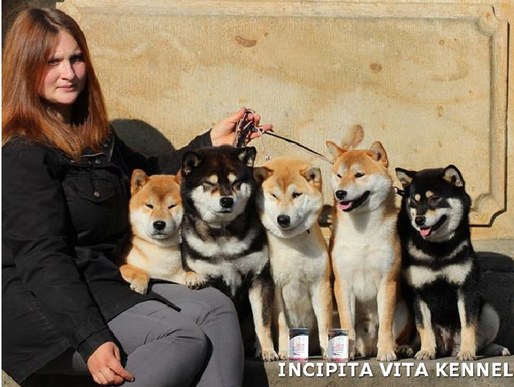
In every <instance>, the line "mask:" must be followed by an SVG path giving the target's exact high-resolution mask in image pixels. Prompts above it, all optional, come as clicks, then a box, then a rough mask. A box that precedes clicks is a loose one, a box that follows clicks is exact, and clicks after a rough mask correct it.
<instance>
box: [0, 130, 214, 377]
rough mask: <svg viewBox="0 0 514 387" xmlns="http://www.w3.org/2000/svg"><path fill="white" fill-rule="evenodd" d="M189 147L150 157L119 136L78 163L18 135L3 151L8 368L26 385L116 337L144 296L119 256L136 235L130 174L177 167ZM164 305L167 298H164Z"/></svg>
mask: <svg viewBox="0 0 514 387" xmlns="http://www.w3.org/2000/svg"><path fill="white" fill-rule="evenodd" d="M210 145H211V141H210V136H209V133H205V134H204V135H202V136H198V137H197V138H195V139H194V140H193V141H192V142H191V143H190V144H189V145H188V146H187V147H186V148H183V149H181V150H179V151H176V152H173V153H169V154H166V155H162V156H159V157H151V158H146V157H144V156H142V155H140V154H138V153H136V152H134V151H132V150H131V149H130V148H128V147H127V146H126V145H125V144H124V143H123V142H122V141H121V140H120V139H119V138H118V137H117V136H116V135H114V134H113V135H112V136H111V137H110V139H109V140H108V141H107V142H106V143H105V144H104V146H103V149H102V152H96V153H94V152H86V154H85V155H84V156H83V157H82V158H81V159H80V161H78V162H75V161H73V160H72V159H70V158H68V157H67V156H65V155H64V154H63V153H61V152H60V151H58V150H56V149H55V148H51V147H47V146H43V145H40V144H35V143H30V142H28V141H26V140H24V139H21V138H16V139H14V140H12V141H10V142H9V143H7V144H6V145H5V146H4V147H3V152H2V214H3V223H2V281H3V284H2V288H3V297H2V342H3V345H2V360H3V364H2V368H3V369H4V370H5V371H6V372H7V373H8V374H9V375H11V376H12V377H13V378H14V380H16V381H17V382H21V381H23V380H24V379H26V378H27V377H28V376H30V375H31V374H32V373H34V372H35V371H37V370H38V369H40V368H41V367H43V366H44V365H45V364H46V363H48V362H49V361H50V360H52V359H54V358H55V357H57V356H59V355H60V354H61V353H63V352H64V351H65V350H66V349H68V348H70V347H72V348H74V349H75V350H77V351H79V353H80V354H81V355H82V357H83V358H84V359H85V360H87V358H88V357H89V356H90V355H91V354H92V353H93V351H94V350H95V349H96V348H98V346H100V345H101V344H103V343H105V342H106V341H111V340H113V337H112V334H111V333H110V331H109V330H108V328H107V325H106V322H108V321H109V320H110V319H112V318H113V317H115V316H116V315H117V314H119V313H121V312H123V311H124V310H126V309H128V308H129V307H131V306H133V305H134V304H136V303H138V302H141V301H143V300H145V299H149V298H154V299H157V298H159V296H158V295H155V294H150V295H146V296H142V295H140V294H138V293H135V292H133V291H131V290H130V288H129V285H128V284H127V282H125V281H124V280H123V279H122V277H121V275H120V273H119V270H118V268H117V267H116V266H115V265H114V263H113V262H112V261H111V259H110V258H112V257H113V255H115V253H116V251H119V249H120V248H121V242H122V240H123V239H124V238H125V237H126V235H127V233H128V231H129V221H128V200H129V196H130V176H131V173H132V171H133V170H134V169H135V168H141V169H143V170H145V171H146V172H147V173H148V174H154V173H175V172H177V170H178V169H179V168H180V164H181V158H182V155H183V153H184V152H185V151H186V150H192V149H197V148H200V147H202V146H210ZM162 301H164V300H162Z"/></svg>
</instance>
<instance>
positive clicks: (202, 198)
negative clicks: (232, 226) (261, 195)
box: [191, 183, 252, 225]
mask: <svg viewBox="0 0 514 387" xmlns="http://www.w3.org/2000/svg"><path fill="white" fill-rule="evenodd" d="M251 196H252V186H251V185H250V184H248V183H242V184H241V187H240V190H239V191H237V192H236V193H235V194H234V195H232V196H231V197H232V199H234V205H233V206H232V209H231V211H230V212H227V213H223V212H222V211H224V210H225V209H224V208H223V207H221V204H220V196H219V194H212V193H211V192H210V191H209V190H205V189H204V188H203V186H198V187H196V188H194V189H193V191H192V192H191V197H192V199H193V202H194V204H195V207H196V209H197V210H198V212H199V213H200V216H201V218H202V219H203V220H204V221H206V222H208V223H209V224H214V225H216V224H226V223H230V222H232V221H233V220H234V219H235V218H236V217H237V216H238V215H240V214H241V213H242V212H243V211H244V209H245V207H246V203H247V202H248V199H249V198H250V197H251Z"/></svg>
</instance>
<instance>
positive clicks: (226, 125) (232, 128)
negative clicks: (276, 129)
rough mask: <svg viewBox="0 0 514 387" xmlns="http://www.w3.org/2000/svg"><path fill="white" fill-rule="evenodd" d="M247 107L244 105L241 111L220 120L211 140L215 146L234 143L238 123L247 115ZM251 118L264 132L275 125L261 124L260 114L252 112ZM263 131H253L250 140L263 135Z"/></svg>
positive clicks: (213, 129)
mask: <svg viewBox="0 0 514 387" xmlns="http://www.w3.org/2000/svg"><path fill="white" fill-rule="evenodd" d="M245 112H246V108H244V107H242V108H241V109H239V111H238V112H237V113H235V114H233V115H231V116H230V117H227V118H224V119H222V120H221V121H220V122H218V123H217V124H216V125H214V127H213V128H212V130H211V142H212V145H214V146H221V145H234V140H235V137H236V125H237V123H238V122H239V120H240V119H241V118H243V116H244V115H245ZM248 119H249V120H252V121H253V123H254V125H255V127H257V128H259V129H260V130H261V131H262V132H266V131H268V130H272V129H273V125H270V124H266V125H262V126H259V123H260V121H261V116H260V115H259V114H255V115H253V114H250V115H249V116H248ZM261 134H262V133H261V132H253V133H251V134H250V138H249V140H248V141H251V140H253V139H254V138H257V137H259V136H261Z"/></svg>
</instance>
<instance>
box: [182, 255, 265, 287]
mask: <svg viewBox="0 0 514 387" xmlns="http://www.w3.org/2000/svg"><path fill="white" fill-rule="evenodd" d="M267 261H268V249H267V248H264V249H263V250H262V251H259V252H255V253H251V254H248V255H245V256H242V257H240V258H238V259H234V260H230V261H228V260H223V261H216V262H215V263H212V262H209V261H207V260H201V259H196V260H192V259H189V260H188V265H189V267H190V268H191V269H192V270H194V271H195V272H196V273H198V274H200V275H206V276H209V277H211V278H223V282H225V283H226V284H227V286H229V287H230V289H231V291H232V295H235V292H236V290H237V288H238V287H239V286H240V285H241V281H242V277H243V276H244V275H246V274H248V273H249V272H253V273H260V272H261V271H262V269H263V268H264V266H265V265H266V263H267Z"/></svg>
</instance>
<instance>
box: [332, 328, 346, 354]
mask: <svg viewBox="0 0 514 387" xmlns="http://www.w3.org/2000/svg"><path fill="white" fill-rule="evenodd" d="M327 360H328V361H336V362H347V361H348V331H347V330H345V329H335V328H334V329H330V330H329V331H328V348H327Z"/></svg>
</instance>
